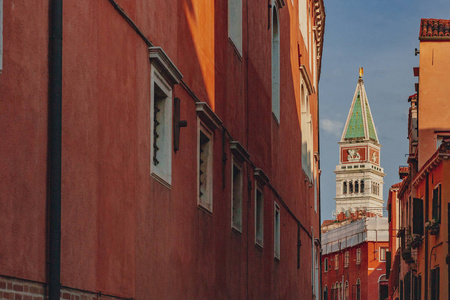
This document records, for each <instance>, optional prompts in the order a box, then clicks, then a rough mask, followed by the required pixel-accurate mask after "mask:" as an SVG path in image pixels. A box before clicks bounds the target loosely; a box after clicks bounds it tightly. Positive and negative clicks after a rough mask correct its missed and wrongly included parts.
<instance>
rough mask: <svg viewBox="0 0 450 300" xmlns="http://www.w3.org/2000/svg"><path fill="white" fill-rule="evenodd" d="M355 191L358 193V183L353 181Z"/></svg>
mask: <svg viewBox="0 0 450 300" xmlns="http://www.w3.org/2000/svg"><path fill="white" fill-rule="evenodd" d="M355 193H359V183H358V181H355Z"/></svg>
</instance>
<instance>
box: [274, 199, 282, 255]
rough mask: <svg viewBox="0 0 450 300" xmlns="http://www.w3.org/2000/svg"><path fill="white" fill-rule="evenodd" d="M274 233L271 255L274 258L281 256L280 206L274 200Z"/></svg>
mask: <svg viewBox="0 0 450 300" xmlns="http://www.w3.org/2000/svg"><path fill="white" fill-rule="evenodd" d="M273 208H274V210H273V211H274V226H273V230H274V234H273V255H274V258H275V259H276V260H278V261H279V260H280V257H281V210H280V206H279V205H278V204H277V203H276V202H274V204H273Z"/></svg>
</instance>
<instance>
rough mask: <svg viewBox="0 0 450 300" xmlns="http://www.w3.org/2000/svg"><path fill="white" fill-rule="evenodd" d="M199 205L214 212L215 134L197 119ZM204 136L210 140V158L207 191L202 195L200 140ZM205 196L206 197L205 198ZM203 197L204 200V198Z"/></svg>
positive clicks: (207, 169)
mask: <svg viewBox="0 0 450 300" xmlns="http://www.w3.org/2000/svg"><path fill="white" fill-rule="evenodd" d="M197 128H198V130H197V205H198V207H200V208H203V209H205V210H206V211H208V212H210V213H212V212H213V183H214V181H213V175H214V174H213V163H214V133H213V131H211V130H210V129H209V128H208V127H207V126H206V125H205V124H204V123H203V122H202V121H201V120H200V119H197ZM202 133H203V134H204V135H205V136H206V137H207V138H208V139H209V142H208V145H207V146H208V148H209V149H208V157H207V161H206V170H205V171H206V175H205V177H206V189H205V192H204V193H203V194H202V195H200V192H201V190H200V176H201V175H200V147H201V145H200V138H201V134H202ZM203 196H204V197H203ZM202 197H203V198H202Z"/></svg>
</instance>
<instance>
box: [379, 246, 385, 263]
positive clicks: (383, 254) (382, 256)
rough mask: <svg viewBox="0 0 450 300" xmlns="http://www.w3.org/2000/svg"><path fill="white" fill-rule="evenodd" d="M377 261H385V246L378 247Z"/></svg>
mask: <svg viewBox="0 0 450 300" xmlns="http://www.w3.org/2000/svg"><path fill="white" fill-rule="evenodd" d="M379 261H386V248H380V257H379Z"/></svg>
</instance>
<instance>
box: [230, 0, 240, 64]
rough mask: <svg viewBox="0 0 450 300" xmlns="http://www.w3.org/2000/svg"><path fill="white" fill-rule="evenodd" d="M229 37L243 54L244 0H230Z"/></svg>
mask: <svg viewBox="0 0 450 300" xmlns="http://www.w3.org/2000/svg"><path fill="white" fill-rule="evenodd" d="M228 37H229V38H230V40H231V42H232V43H233V45H234V46H235V47H236V50H237V51H238V52H239V54H240V55H241V56H242V0H228Z"/></svg>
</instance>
